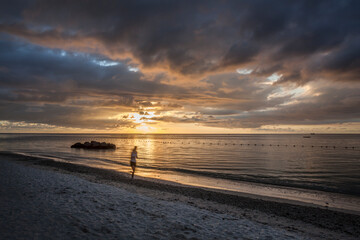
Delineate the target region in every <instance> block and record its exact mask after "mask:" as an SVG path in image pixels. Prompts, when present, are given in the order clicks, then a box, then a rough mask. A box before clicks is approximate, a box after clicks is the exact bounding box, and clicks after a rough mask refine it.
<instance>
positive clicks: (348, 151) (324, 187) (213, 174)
mask: <svg viewBox="0 0 360 240" xmlns="http://www.w3.org/2000/svg"><path fill="white" fill-rule="evenodd" d="M308 136H310V138H304V136H303V135H301V134H294V135H288V134H279V135H277V134H267V135H255V134H254V135H250V134H246V135H179V134H161V135H160V134H159V135H157V134H153V135H145V134H95V135H94V134H92V135H88V134H87V135H85V134H0V151H11V152H15V153H21V154H26V155H31V156H41V157H47V158H52V159H55V160H57V161H66V162H72V163H77V164H84V165H88V166H93V167H98V168H108V169H115V170H117V171H122V172H128V173H130V167H129V160H130V153H131V150H132V148H133V147H134V146H138V156H139V157H140V159H139V160H138V166H137V172H136V175H140V176H145V177H152V178H160V179H166V180H170V181H176V182H179V183H184V184H194V185H199V186H205V187H215V188H223V189H227V186H230V185H233V186H237V187H238V188H239V187H241V186H244V184H246V183H256V184H261V185H264V186H271V187H273V188H275V187H276V186H283V187H291V188H296V189H304V190H315V191H322V192H331V193H339V194H346V195H351V196H356V197H359V196H360V135H359V134H346V135H345V134H336V135H330V134H315V135H308ZM92 140H93V141H99V142H110V143H114V144H116V146H117V149H116V150H82V149H72V148H70V146H71V145H72V144H74V143H76V142H85V141H92ZM250 188H251V187H250ZM230 190H231V188H230Z"/></svg>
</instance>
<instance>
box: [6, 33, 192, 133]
mask: <svg viewBox="0 0 360 240" xmlns="http://www.w3.org/2000/svg"><path fill="white" fill-rule="evenodd" d="M0 51H1V55H0V66H1V69H0V86H1V88H0V116H1V120H7V121H14V122H20V121H25V122H31V123H41V124H49V125H56V126H62V127H79V128H80V127H81V128H94V129H98V128H99V129H100V128H116V127H125V126H127V127H129V126H130V127H131V126H133V125H134V124H131V122H126V121H119V120H116V119H114V120H108V119H103V118H102V119H98V120H94V118H98V117H99V116H102V114H105V115H110V116H111V115H116V114H118V113H119V111H120V112H121V111H124V109H119V107H128V110H129V111H130V110H131V109H132V108H138V107H139V106H147V105H146V103H147V102H146V101H144V100H136V101H135V100H134V99H139V98H145V99H146V98H151V97H153V96H156V97H157V98H159V97H161V96H162V97H166V96H167V95H177V94H178V95H179V96H181V95H182V94H184V96H186V95H187V94H188V93H187V90H186V89H183V88H180V87H177V86H171V85H166V84H161V83H160V82H156V81H155V82H153V81H148V80H147V79H146V77H145V76H144V75H143V74H142V73H140V72H133V71H130V70H129V69H128V67H127V65H126V64H125V63H123V62H113V61H111V60H109V59H107V58H105V57H103V56H100V55H94V54H92V55H91V54H84V53H77V52H65V51H63V50H61V49H48V48H43V47H39V46H35V45H32V44H28V43H25V42H22V41H16V39H14V38H11V37H6V36H3V40H1V41H0ZM115 64H116V65H115ZM177 97H178V96H177ZM148 103H149V104H151V102H148ZM109 108H110V110H109ZM101 121H103V122H104V124H102V125H101V124H100V123H101ZM135 125H136V124H135Z"/></svg>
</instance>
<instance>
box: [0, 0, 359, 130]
mask: <svg viewBox="0 0 360 240" xmlns="http://www.w3.org/2000/svg"><path fill="white" fill-rule="evenodd" d="M359 10H360V2H359V1H356V0H343V1H341V0H314V1H303V0H294V1H285V0H284V1H282V0H278V1H268V0H248V1H237V0H234V1H232V0H225V1H211V0H208V1H161V0H156V1H155V0H154V1H148V0H141V1H131V0H129V1H115V0H109V1H95V0H90V1H56V0H51V1H49V0H46V1H45V0H44V1H43V0H38V1H1V2H0V87H1V88H0V116H1V119H0V121H1V120H9V121H14V122H16V121H18V122H21V121H25V122H35V123H41V124H50V125H57V126H66V127H72V126H73V127H83V128H95V129H97V128H101V127H99V126H100V125H101V121H104V127H105V128H116V127H118V126H133V125H131V123H130V122H126V121H124V120H116V119H110V118H109V119H104V118H103V119H100V118H97V116H100V115H104V116H105V115H106V116H115V115H116V114H119V113H121V112H125V110H124V109H126V110H128V111H133V112H144V113H145V112H146V111H145V110H144V109H145V108H154V109H156V110H154V111H156V112H157V113H159V114H160V113H162V112H166V111H177V112H176V116H156V117H154V118H153V120H155V121H158V122H161V121H163V122H184V123H190V122H191V123H203V124H205V125H209V126H222V127H227V128H233V127H260V126H263V125H269V124H321V123H329V122H347V121H358V119H359V117H360V116H359V111H358V110H356V105H359V98H358V92H359V85H358V83H359V81H360V72H359V69H360V62H359V59H360V44H359V43H360V17H359ZM236 69H240V70H241V69H245V70H249V73H247V74H244V75H242V74H238V73H236V72H235V70H236ZM250 70H251V71H250ZM240 72H241V71H240ZM274 73H277V75H278V76H279V79H278V80H277V81H276V82H275V83H274V84H272V82H271V81H269V80H268V79H267V78H268V77H269V76H271V75H272V74H274ZM319 80H321V81H324V82H325V83H326V84H325V83H324V84H323V86H320V85H316V84H315V88H317V90H318V92H321V94H320V95H316V96H315V95H314V96H311V95H309V96H305V97H304V98H299V99H298V98H296V96H295V94H294V93H292V92H291V91H289V93H286V91H288V90H286V89H289V88H291V87H289V86H292V83H295V85H296V86H305V85H306V84H312V83H316V82H317V81H319ZM192 81H193V82H192ZM340 82H344V84H353V85H352V86H353V87H352V88H351V87H348V86H346V87H331V86H338V85H337V84H339V83H340ZM190 83H191V84H190ZM329 84H330V85H329ZM331 84H333V85H331ZM284 89H285V90H284ZM281 91H284V92H285V93H284V94H282V95H281V94H279V95H276V94H278V93H279V92H281ZM274 95H275V97H274ZM162 101H163V102H162ZM292 101H295V103H292V104H289V102H292ZM296 101H297V102H296ZM50 115H51V116H50ZM182 115H183V117H179V116H182ZM55 116H56V117H55Z"/></svg>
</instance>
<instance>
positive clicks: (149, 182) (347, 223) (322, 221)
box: [0, 152, 360, 237]
mask: <svg viewBox="0 0 360 240" xmlns="http://www.w3.org/2000/svg"><path fill="white" fill-rule="evenodd" d="M0 157H4V158H8V159H11V160H15V161H16V162H20V163H22V164H24V165H28V166H29V167H35V168H44V169H45V170H52V171H60V172H61V173H65V174H71V175H75V176H79V177H81V178H85V179H87V180H90V181H91V182H97V183H105V184H108V185H118V186H119V185H120V187H121V188H125V189H132V188H134V187H135V188H136V189H145V192H148V194H150V195H151V194H152V192H154V191H157V192H162V193H168V194H173V195H180V196H184V197H186V198H191V199H195V200H200V201H203V202H206V203H205V205H206V204H207V203H212V204H215V205H216V204H221V205H225V206H229V207H231V208H236V209H242V210H246V211H250V212H254V211H255V212H261V213H263V214H266V215H270V216H277V217H280V218H285V219H289V220H292V221H300V222H302V223H305V224H310V225H312V226H316V227H318V228H321V229H325V230H328V231H334V232H337V233H344V234H347V235H349V236H353V237H355V236H359V235H360V229H359V226H360V216H359V215H355V214H350V213H344V212H339V211H334V210H330V209H326V208H319V207H312V206H304V205H296V204H291V203H284V202H280V201H273V200H274V199H271V200H269V199H262V198H257V197H256V196H254V197H250V196H240V195H234V194H233V193H231V192H227V191H217V190H216V191H215V190H213V189H205V188H199V187H193V186H185V185H181V184H177V183H171V182H166V181H162V180H156V179H148V178H143V177H137V178H136V179H134V180H133V181H132V180H131V179H130V177H129V176H127V174H125V173H119V172H116V171H114V170H106V169H99V168H93V167H88V166H83V165H77V164H73V163H66V162H56V161H53V160H51V159H45V158H36V157H30V156H21V155H16V154H13V153H10V152H0ZM149 192H150V193H149ZM157 195H159V194H157ZM192 204H194V203H192ZM195 205H196V204H195ZM200 205H201V204H200ZM203 205H204V203H203ZM209 205H211V204H209ZM215 208H216V207H215Z"/></svg>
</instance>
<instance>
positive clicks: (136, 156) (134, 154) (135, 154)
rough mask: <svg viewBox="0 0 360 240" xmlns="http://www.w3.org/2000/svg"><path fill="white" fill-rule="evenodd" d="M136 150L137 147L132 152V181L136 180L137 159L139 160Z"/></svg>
mask: <svg viewBox="0 0 360 240" xmlns="http://www.w3.org/2000/svg"><path fill="white" fill-rule="evenodd" d="M136 149H137V146H135V147H134V149H133V150H132V152H131V160H130V166H131V168H132V170H133V171H132V174H131V179H133V178H134V174H135V168H136V159H137V158H138V155H137V151H136Z"/></svg>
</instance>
